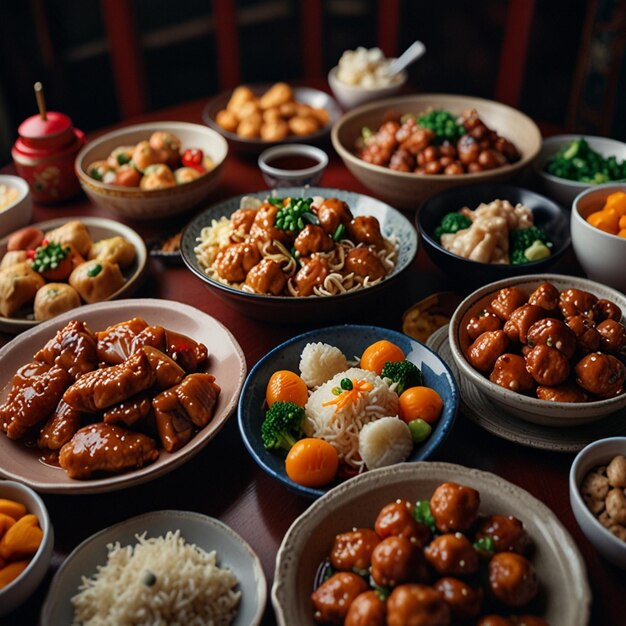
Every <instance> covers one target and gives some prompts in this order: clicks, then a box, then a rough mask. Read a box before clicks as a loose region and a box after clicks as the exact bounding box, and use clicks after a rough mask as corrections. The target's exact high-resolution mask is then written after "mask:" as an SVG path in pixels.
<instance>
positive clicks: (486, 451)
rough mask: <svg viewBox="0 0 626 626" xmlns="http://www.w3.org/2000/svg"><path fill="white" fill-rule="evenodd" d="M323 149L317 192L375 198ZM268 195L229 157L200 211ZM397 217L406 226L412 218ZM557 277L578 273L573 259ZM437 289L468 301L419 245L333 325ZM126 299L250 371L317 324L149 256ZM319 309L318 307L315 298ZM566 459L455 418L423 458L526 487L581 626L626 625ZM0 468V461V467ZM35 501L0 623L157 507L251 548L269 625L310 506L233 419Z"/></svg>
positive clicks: (163, 227) (381, 321)
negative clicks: (248, 304) (35, 578)
mask: <svg viewBox="0 0 626 626" xmlns="http://www.w3.org/2000/svg"><path fill="white" fill-rule="evenodd" d="M205 105H206V101H204V100H202V101H194V102H190V103H185V104H183V105H179V106H176V107H173V108H169V109H166V110H161V111H157V112H152V113H149V114H146V115H142V116H141V117H139V118H136V119H133V120H128V121H127V122H126V123H135V122H146V121H151V120H152V121H154V120H178V121H186V122H195V123H202V109H203V107H204V106H205ZM75 121H77V120H75ZM106 130H110V129H106ZM103 132H104V131H103ZM95 135H96V134H94V135H93V136H95ZM323 147H325V148H326V150H327V152H328V154H329V156H330V163H329V165H328V168H327V169H326V171H325V173H324V175H323V178H322V180H321V183H320V186H323V187H328V188H338V189H346V190H351V191H356V192H360V193H364V194H367V195H375V194H374V193H372V192H371V191H369V190H368V189H366V188H365V187H364V186H363V185H362V184H360V183H359V182H358V181H357V180H356V179H355V178H354V177H353V176H352V174H350V172H348V170H347V169H346V168H345V167H344V166H343V164H342V162H341V160H340V159H339V157H338V156H337V155H336V154H335V153H334V151H333V149H332V146H331V145H330V143H328V144H326V145H325V146H323ZM2 171H3V172H4V173H10V172H12V171H14V170H13V168H12V166H6V167H5V168H3V170H2ZM524 184H526V185H530V186H532V185H534V181H533V180H532V179H526V180H525V181H524ZM266 188H267V185H266V184H265V183H264V181H263V178H262V176H261V173H260V170H259V169H258V166H257V162H256V157H255V156H248V155H242V154H237V153H233V152H232V151H231V152H230V153H229V155H228V157H227V159H226V163H225V166H224V170H223V178H222V181H221V182H220V184H219V187H218V188H217V189H216V190H215V191H214V193H213V194H212V196H211V197H210V198H209V199H208V200H207V205H209V204H212V203H214V202H217V201H220V200H222V199H226V198H229V197H232V196H237V195H240V194H244V193H248V192H253V191H260V190H263V189H266ZM202 208H204V207H198V208H197V209H196V210H195V211H190V212H189V213H188V214H186V215H184V216H182V217H177V218H173V219H172V220H171V221H162V220H160V221H158V222H157V223H155V222H149V221H133V220H126V219H122V218H119V217H117V216H115V215H112V214H111V213H109V212H108V211H106V210H104V209H101V208H99V207H97V206H95V205H94V204H93V203H92V202H91V201H90V200H89V199H88V198H87V197H86V196H85V195H82V194H81V195H80V196H79V197H77V198H75V199H74V200H71V201H68V202H64V203H62V204H59V205H42V204H35V207H34V211H33V222H38V221H42V220H47V219H52V218H56V217H68V218H69V217H77V216H101V217H108V218H113V219H117V220H119V221H122V222H124V223H126V224H127V225H129V226H131V227H132V228H134V229H135V230H136V231H137V232H139V233H140V234H141V235H142V236H144V238H145V239H151V238H153V237H155V236H158V235H163V234H167V233H169V234H173V233H174V232H176V230H177V229H178V228H179V227H180V226H181V224H183V223H184V221H185V220H189V219H191V218H192V217H193V216H194V215H195V214H196V213H197V212H199V211H201V210H202ZM406 215H407V217H408V218H409V219H410V220H411V221H412V222H413V223H414V212H413V213H406ZM554 271H555V272H557V273H563V274H577V275H581V270H580V268H579V266H578V265H577V263H576V260H575V257H574V255H573V253H572V252H571V250H570V251H569V252H568V254H566V255H565V256H564V257H563V259H562V260H561V261H560V262H559V264H558V265H557V266H556V267H555V268H554ZM441 291H456V292H457V293H458V294H459V295H463V294H464V293H467V289H465V288H464V286H463V285H462V284H461V285H459V284H457V283H455V282H453V279H452V278H450V277H449V276H446V275H445V274H443V273H442V272H441V271H440V270H439V269H438V268H437V267H436V266H435V265H433V263H432V262H431V261H430V260H429V258H428V257H427V255H426V253H425V251H424V250H423V248H421V247H420V248H418V254H417V256H416V258H415V260H414V262H413V263H412V264H411V266H410V267H409V269H408V270H407V271H406V272H404V274H403V275H402V276H401V277H400V279H399V281H398V282H397V283H396V286H395V287H394V289H393V291H392V292H391V295H390V296H389V297H388V298H386V299H384V300H383V301H379V302H377V303H375V304H374V305H373V306H372V307H368V309H367V310H366V311H363V312H362V313H360V314H359V315H356V316H353V317H351V319H350V320H337V321H350V322H355V323H369V324H374V325H379V326H384V327H387V328H391V329H396V330H400V329H401V327H402V314H403V312H404V311H405V310H406V309H407V308H408V307H410V306H411V305H412V304H414V303H415V302H417V301H419V300H421V299H423V298H424V297H426V296H428V295H429V294H431V293H434V292H441ZM135 295H136V296H138V297H150V298H162V299H164V300H170V301H175V302H183V303H186V304H190V305H193V306H195V307H197V308H198V309H201V310H202V311H204V312H205V313H208V314H209V315H211V316H213V317H214V318H215V319H217V320H219V321H220V322H221V323H223V324H224V325H225V326H226V327H227V328H228V329H229V330H230V331H231V332H232V333H233V335H234V336H235V338H236V339H237V341H238V342H239V344H240V345H241V347H242V349H243V352H244V354H245V357H246V361H247V367H248V370H250V369H251V368H252V366H254V364H255V363H256V362H257V361H258V360H259V359H260V358H261V357H263V355H265V354H266V353H267V352H268V351H269V350H270V349H272V348H274V347H275V346H277V345H279V344H280V343H281V342H283V341H285V340H286V339H289V338H290V337H293V336H295V335H297V334H299V333H301V332H303V331H305V330H309V329H311V328H312V327H314V326H311V325H308V326H304V325H298V324H297V323H294V324H293V325H285V324H272V323H268V322H261V321H258V320H256V319H254V318H253V317H247V316H245V315H242V314H241V313H240V312H238V311H235V310H234V309H233V308H231V307H230V306H229V305H228V304H227V303H225V302H224V301H222V300H221V299H219V298H217V297H216V296H215V295H214V293H213V292H211V291H209V290H208V289H207V288H206V286H205V285H204V283H202V282H201V281H200V280H199V279H198V278H197V277H196V276H194V275H193V274H192V273H191V272H190V271H189V270H187V269H186V268H185V267H184V266H172V265H165V264H163V263H162V262H161V261H159V260H157V259H151V261H150V266H149V269H148V272H147V275H146V278H145V281H144V283H143V285H142V286H141V287H140V289H139V291H138V292H137V293H136V294H135ZM319 306H320V307H323V306H327V304H326V303H324V302H322V301H320V304H319ZM10 340H11V336H9V335H2V336H1V342H2V344H4V343H6V342H8V341H10ZM573 456H574V455H573V454H571V453H561V452H553V451H546V450H539V449H534V448H532V447H526V446H523V445H519V444H517V443H513V442H511V441H508V440H505V439H502V438H498V437H496V436H494V435H492V434H490V433H489V432H487V431H485V430H483V429H482V428H480V427H479V426H478V425H476V424H475V423H474V422H473V421H472V420H471V419H469V418H468V417H467V416H466V415H464V414H463V413H462V412H461V413H460V414H459V415H458V417H457V419H456V422H455V424H454V427H453V429H452V432H451V433H450V435H449V437H448V438H447V439H446V441H445V442H444V443H443V445H441V447H440V448H439V449H438V450H437V451H436V453H435V455H434V456H433V457H432V458H431V460H437V461H446V462H450V463H456V464H460V465H463V466H467V467H473V468H479V469H482V470H486V471H489V472H493V473H495V474H498V475H499V476H502V477H503V478H505V479H506V480H509V481H511V482H512V483H514V484H516V485H518V486H520V487H522V488H524V489H526V490H527V491H529V492H530V493H531V494H532V495H533V496H535V497H536V498H538V499H539V500H541V501H542V502H543V503H545V504H546V505H547V506H548V507H549V508H550V509H552V511H554V513H555V514H556V516H557V517H558V518H559V519H560V520H561V522H562V523H563V525H564V526H565V527H566V528H567V530H568V531H569V532H570V533H571V535H572V537H573V538H574V540H575V542H576V544H577V545H578V547H579V549H580V551H581V553H582V555H583V558H584V561H585V563H586V567H587V576H588V580H589V584H590V587H591V591H592V596H593V604H592V610H591V621H590V623H591V624H598V625H599V624H602V625H604V626H609V625H611V626H619V625H623V624H626V616H625V615H626V613H625V611H624V606H625V598H626V575H625V573H624V572H623V571H621V570H619V569H617V568H616V567H614V566H612V565H611V564H609V563H608V562H607V561H605V560H604V559H603V558H602V557H601V556H600V555H599V554H598V552H596V550H595V549H594V548H593V546H592V545H591V544H590V543H589V542H588V541H587V539H586V538H585V536H584V535H583V534H582V532H581V530H580V528H579V527H578V524H577V523H576V520H575V519H574V516H573V513H572V509H571V507H570V503H569V493H568V475H569V469H570V465H571V463H572V460H573ZM1 465H2V459H0V468H1ZM42 498H43V500H44V502H45V504H46V506H47V507H48V510H49V513H50V519H51V522H52V525H53V527H54V533H55V545H54V553H53V557H52V562H51V565H50V568H49V571H48V574H47V576H46V578H45V579H44V581H43V582H42V584H41V585H40V586H39V588H38V589H37V591H36V592H35V594H34V595H33V596H31V598H30V599H29V600H27V601H26V602H25V603H24V604H23V605H22V606H21V607H20V608H18V609H17V610H16V611H14V612H13V613H12V614H9V615H7V616H5V617H2V618H0V624H1V625H6V626H27V625H30V624H36V623H37V622H38V619H39V614H40V610H41V607H42V604H43V602H44V600H45V597H46V594H47V592H48V588H49V586H50V583H51V580H52V577H53V576H54V574H55V572H56V571H57V570H58V568H59V566H60V565H61V564H62V563H63V561H64V559H66V558H67V556H68V555H69V553H70V552H71V551H72V550H73V549H74V548H75V547H76V546H77V545H78V544H79V543H81V542H82V541H83V540H84V539H86V538H87V537H89V536H90V535H92V534H93V533H96V532H97V531H99V530H102V529H104V528H107V527H109V526H111V525H113V524H116V523H118V522H121V521H123V520H126V519H128V518H130V517H133V516H136V515H138V514H141V513H145V512H148V511H157V510H164V509H178V510H189V511H197V512H200V513H203V514H206V515H209V516H212V517H214V518H217V519H219V520H221V521H222V522H224V523H226V524H227V525H229V526H230V527H231V528H232V529H234V530H235V531H236V532H237V533H239V534H240V535H241V536H242V537H243V538H244V539H245V540H246V541H247V542H248V543H249V544H250V545H251V547H252V548H253V549H254V550H255V551H256V553H257V554H258V556H259V558H260V560H261V562H262V565H263V569H264V571H265V575H266V578H267V583H268V602H267V607H266V610H265V615H264V619H263V622H262V623H263V624H264V625H265V626H270V625H273V624H276V619H275V616H274V611H273V608H272V604H271V600H270V594H269V590H270V589H271V585H272V581H273V577H274V564H275V558H276V553H277V550H278V547H279V546H280V543H281V540H282V538H283V536H284V535H285V533H286V531H287V529H288V528H289V526H290V525H291V523H292V522H293V521H294V520H295V519H296V518H297V517H298V516H299V515H300V514H301V513H302V512H303V511H305V510H306V508H307V507H308V506H309V505H310V504H311V500H309V499H307V498H305V497H302V496H299V495H296V494H294V493H293V492H291V491H289V490H288V489H287V488H286V487H285V486H284V485H282V484H281V483H279V482H277V481H276V480H275V479H274V478H272V477H271V476H269V475H267V474H266V473H265V472H264V471H263V470H262V469H261V468H260V467H258V466H257V465H256V463H255V462H254V460H253V459H252V458H251V457H250V455H249V454H248V452H247V450H246V449H245V447H244V444H243V442H242V439H241V436H240V434H239V430H238V426H237V419H236V416H235V415H232V416H231V419H229V421H228V423H227V424H226V426H225V427H224V428H223V429H222V430H221V431H220V433H219V434H218V436H217V437H216V438H215V439H213V440H212V441H211V442H209V444H208V445H207V446H206V447H205V448H204V449H203V450H202V451H201V452H200V453H199V454H197V455H196V456H195V457H194V458H192V459H191V460H189V461H188V462H187V463H185V464H184V465H183V466H181V467H179V468H178V469H176V470H174V471H172V472H171V473H169V474H167V475H164V476H161V477H159V478H157V479H155V480H153V481H152V482H148V483H145V484H142V485H140V486H135V487H131V488H127V489H123V490H121V491H113V492H110V493H99V494H97V495H56V494H48V493H44V494H42ZM544 575H545V576H549V575H550V573H549V572H545V573H544ZM572 601H574V599H572ZM58 626H62V625H58ZM290 626H298V625H297V624H292V625H290Z"/></svg>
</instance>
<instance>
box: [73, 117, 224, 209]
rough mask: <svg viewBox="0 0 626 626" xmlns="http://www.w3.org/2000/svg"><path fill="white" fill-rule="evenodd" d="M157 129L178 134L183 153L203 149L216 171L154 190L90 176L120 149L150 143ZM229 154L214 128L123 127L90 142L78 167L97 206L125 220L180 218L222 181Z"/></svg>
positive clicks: (174, 124)
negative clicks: (93, 168) (98, 163)
mask: <svg viewBox="0 0 626 626" xmlns="http://www.w3.org/2000/svg"><path fill="white" fill-rule="evenodd" d="M157 130H165V131H169V132H172V133H174V134H175V135H177V136H178V138H179V139H180V141H181V146H182V149H183V150H185V149H187V148H200V149H201V150H202V151H203V152H204V154H205V156H209V157H211V159H212V160H213V163H214V167H213V169H212V170H211V171H209V172H207V173H206V174H204V175H203V176H200V177H199V178H196V179H195V180H192V181H191V182H190V183H186V184H184V185H176V186H175V187H168V188H167V189H150V190H145V189H140V188H139V187H121V186H119V185H107V184H106V183H103V182H102V181H99V180H95V179H94V178H92V177H91V176H89V175H88V174H87V168H88V167H89V164H90V163H93V162H94V161H98V160H100V159H106V158H107V156H109V154H110V153H111V151H112V150H113V149H114V148H117V147H118V146H125V145H133V144H136V143H138V142H140V141H143V140H148V139H149V138H150V135H151V134H152V133H153V132H155V131H157ZM227 154H228V144H227V143H226V140H225V139H224V138H223V137H222V136H221V135H220V134H219V133H217V132H215V131H214V130H212V129H211V128H207V127H206V126H202V125H201V124H189V123H187V122H147V123H145V124H135V125H134V126H126V127H124V128H119V129H118V130H114V131H111V132H110V133H107V134H106V135H102V136H101V137H98V138H97V139H94V140H93V141H90V142H89V143H88V144H87V145H85V147H84V148H83V149H82V150H81V151H80V152H79V153H78V156H77V157H76V162H75V165H74V167H75V169H76V175H77V176H78V180H79V181H80V184H81V186H82V188H83V190H84V191H85V193H86V194H87V195H88V196H89V198H90V199H91V200H92V201H93V202H94V203H95V204H97V205H98V206H101V207H102V208H104V209H107V210H109V211H112V212H113V213H116V214H117V215H122V216H124V217H131V218H135V219H142V220H152V219H162V218H164V217H169V216H171V215H177V214H179V213H182V212H184V211H186V210H187V209H191V208H192V207H194V206H198V205H199V204H201V203H202V202H204V201H205V200H206V199H207V198H208V197H209V195H210V193H211V192H212V191H213V189H215V187H216V186H217V185H218V183H219V181H220V179H221V176H222V166H223V165H224V160H225V159H226V155H227Z"/></svg>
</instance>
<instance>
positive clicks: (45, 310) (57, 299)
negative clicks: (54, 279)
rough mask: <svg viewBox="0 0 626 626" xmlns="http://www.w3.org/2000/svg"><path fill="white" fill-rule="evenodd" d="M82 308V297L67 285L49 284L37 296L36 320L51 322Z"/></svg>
mask: <svg viewBox="0 0 626 626" xmlns="http://www.w3.org/2000/svg"><path fill="white" fill-rule="evenodd" d="M77 306H80V296H79V295H78V293H77V291H76V290H75V289H74V288H73V287H71V286H70V285H68V284H67V283H48V284H47V285H44V286H43V287H42V288H41V289H40V290H39V291H38V292H37V295H35V307H34V308H35V319H36V320H38V321H43V320H49V319H51V318H53V317H56V316H57V315H60V314H61V313H65V311H69V310H70V309H75V308H76V307H77Z"/></svg>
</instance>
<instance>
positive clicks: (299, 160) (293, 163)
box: [267, 154, 320, 171]
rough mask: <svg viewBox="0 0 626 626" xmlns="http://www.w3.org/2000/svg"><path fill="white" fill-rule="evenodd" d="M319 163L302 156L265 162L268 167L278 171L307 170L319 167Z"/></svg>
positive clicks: (275, 158)
mask: <svg viewBox="0 0 626 626" xmlns="http://www.w3.org/2000/svg"><path fill="white" fill-rule="evenodd" d="M319 163H320V162H319V161H318V160H317V159H314V158H312V157H308V156H304V155H302V154H292V155H285V156H277V157H274V158H273V159H270V160H269V161H267V165H268V166H269V167H274V168H276V169H278V170H293V171H295V170H307V169H309V168H310V167H315V166H316V165H319Z"/></svg>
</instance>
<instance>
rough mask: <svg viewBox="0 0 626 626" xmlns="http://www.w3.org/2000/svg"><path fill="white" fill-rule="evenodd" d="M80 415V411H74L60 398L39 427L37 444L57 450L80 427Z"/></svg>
mask: <svg viewBox="0 0 626 626" xmlns="http://www.w3.org/2000/svg"><path fill="white" fill-rule="evenodd" d="M82 417H83V415H82V413H80V411H75V410H74V409H73V408H72V407H71V406H70V405H69V404H67V403H66V402H63V400H61V402H59V404H58V405H57V408H56V409H55V410H54V413H53V414H52V415H51V416H50V418H49V419H48V421H47V422H46V423H45V424H44V427H43V428H42V429H41V431H40V433H39V439H38V440H37V445H38V446H39V447H40V448H48V449H49V450H59V449H60V448H62V447H63V446H64V445H65V444H66V443H67V442H68V441H69V440H70V439H71V438H72V437H73V436H74V434H75V433H76V431H77V430H78V429H79V428H80V423H81V420H82Z"/></svg>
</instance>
